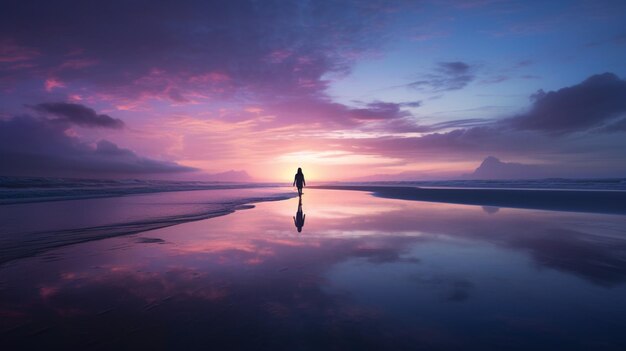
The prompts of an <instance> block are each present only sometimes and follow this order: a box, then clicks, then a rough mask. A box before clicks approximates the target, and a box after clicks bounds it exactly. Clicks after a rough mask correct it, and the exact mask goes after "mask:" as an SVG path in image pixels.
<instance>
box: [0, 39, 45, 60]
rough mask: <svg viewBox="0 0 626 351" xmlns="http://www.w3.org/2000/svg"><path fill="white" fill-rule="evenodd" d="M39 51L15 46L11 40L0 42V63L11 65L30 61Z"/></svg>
mask: <svg viewBox="0 0 626 351" xmlns="http://www.w3.org/2000/svg"><path fill="white" fill-rule="evenodd" d="M37 56H39V51H38V50H36V49H32V48H27V47H24V46H19V45H17V44H15V43H14V42H13V41H12V40H3V41H0V63H13V62H20V61H28V60H32V59H34V58H35V57H37Z"/></svg>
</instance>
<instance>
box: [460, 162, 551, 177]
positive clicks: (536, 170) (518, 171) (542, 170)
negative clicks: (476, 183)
mask: <svg viewBox="0 0 626 351" xmlns="http://www.w3.org/2000/svg"><path fill="white" fill-rule="evenodd" d="M555 176H557V171H556V170H555V169H554V168H553V167H550V166H546V165H533V164H523V163H515V162H502V161H500V160H499V159H498V158H496V157H494V156H489V157H487V158H485V160H484V161H483V162H482V163H481V164H480V166H479V167H478V168H476V170H475V171H474V172H473V173H470V174H465V175H463V178H465V179H539V178H550V177H555Z"/></svg>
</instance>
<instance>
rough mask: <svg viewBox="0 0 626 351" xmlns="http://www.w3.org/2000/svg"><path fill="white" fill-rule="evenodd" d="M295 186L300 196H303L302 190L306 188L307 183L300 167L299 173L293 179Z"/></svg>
mask: <svg viewBox="0 0 626 351" xmlns="http://www.w3.org/2000/svg"><path fill="white" fill-rule="evenodd" d="M293 186H297V187H298V196H302V188H303V187H305V186H306V182H305V181H304V173H302V168H300V167H298V172H297V173H296V176H295V177H294V178H293Z"/></svg>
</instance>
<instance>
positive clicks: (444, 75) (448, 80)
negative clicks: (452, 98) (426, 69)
mask: <svg viewBox="0 0 626 351" xmlns="http://www.w3.org/2000/svg"><path fill="white" fill-rule="evenodd" d="M472 71H473V69H472V67H471V66H470V65H469V64H467V63H465V62H461V61H455V62H439V63H438V64H437V67H436V68H435V70H434V72H433V73H429V74H425V75H423V76H421V79H419V80H417V81H414V82H412V83H409V84H407V86H408V87H409V88H413V89H417V90H426V91H432V92H442V91H449V90H459V89H462V88H464V87H465V86H466V85H467V84H469V83H470V82H471V81H473V80H474V78H475V76H474V74H473V72H472Z"/></svg>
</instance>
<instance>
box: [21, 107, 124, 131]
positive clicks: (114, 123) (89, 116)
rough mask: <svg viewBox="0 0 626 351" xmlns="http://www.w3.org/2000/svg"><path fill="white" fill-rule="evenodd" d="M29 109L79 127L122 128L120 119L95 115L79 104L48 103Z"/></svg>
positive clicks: (94, 112) (122, 123) (92, 111)
mask: <svg viewBox="0 0 626 351" xmlns="http://www.w3.org/2000/svg"><path fill="white" fill-rule="evenodd" d="M31 108H32V109H33V110H35V111H38V112H42V113H44V114H50V115H54V116H55V117H57V118H56V120H57V121H62V122H67V123H70V124H75V125H77V126H80V127H88V128H113V129H121V128H123V127H124V122H123V121H122V120H121V119H118V118H113V117H110V116H108V115H102V114H97V113H96V111H94V110H93V109H91V108H89V107H87V106H84V105H80V104H71V103H67V102H48V103H41V104H37V105H34V106H31Z"/></svg>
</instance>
